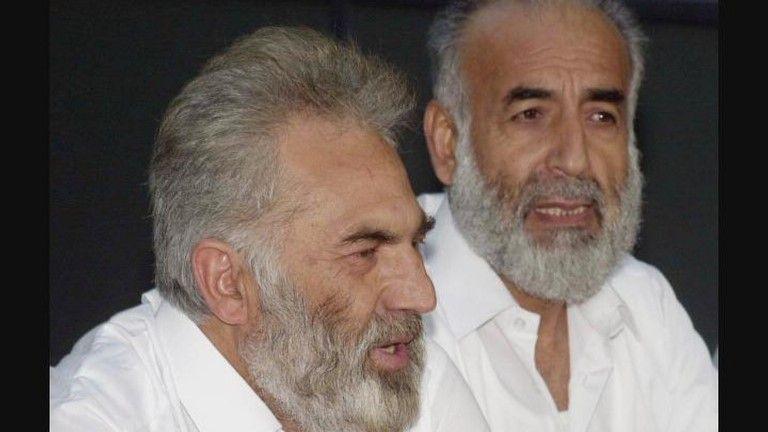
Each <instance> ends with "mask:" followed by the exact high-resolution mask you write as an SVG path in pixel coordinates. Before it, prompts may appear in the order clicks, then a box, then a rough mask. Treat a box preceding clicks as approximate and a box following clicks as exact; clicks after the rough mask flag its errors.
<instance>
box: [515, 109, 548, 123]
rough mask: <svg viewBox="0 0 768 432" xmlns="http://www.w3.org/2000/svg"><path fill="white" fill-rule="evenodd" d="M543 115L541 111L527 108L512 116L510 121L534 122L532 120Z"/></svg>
mask: <svg viewBox="0 0 768 432" xmlns="http://www.w3.org/2000/svg"><path fill="white" fill-rule="evenodd" d="M543 115H544V114H543V113H542V111H541V110H540V109H538V108H528V109H525V110H522V111H520V112H519V113H517V114H515V115H513V116H512V118H511V120H512V121H534V120H538V119H539V118H541V116H543Z"/></svg>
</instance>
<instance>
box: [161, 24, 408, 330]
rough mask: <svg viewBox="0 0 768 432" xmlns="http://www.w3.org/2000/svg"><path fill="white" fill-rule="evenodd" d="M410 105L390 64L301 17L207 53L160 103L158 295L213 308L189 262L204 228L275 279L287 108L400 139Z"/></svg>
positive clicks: (197, 310) (200, 310)
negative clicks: (300, 21)
mask: <svg viewBox="0 0 768 432" xmlns="http://www.w3.org/2000/svg"><path fill="white" fill-rule="evenodd" d="M413 104H414V102H413V96H412V93H411V92H409V91H408V88H407V85H406V81H405V79H404V77H403V76H402V75H401V74H400V73H399V72H397V71H395V70H394V69H393V68H392V67H391V66H389V65H387V64H386V63H384V62H383V61H382V60H380V59H378V58H376V57H374V56H371V55H366V54H363V53H362V52H361V51H360V50H359V49H357V48H356V47H355V46H353V45H350V44H345V43H341V42H337V41H334V40H332V39H330V38H328V37H326V36H324V35H322V34H321V33H319V32H317V31H314V30H311V29H308V28H290V27H266V28H262V29H259V30H257V31H255V32H254V33H252V34H250V35H247V36H245V37H243V38H241V39H239V40H237V41H236V42H235V43H234V44H233V45H232V46H230V47H229V48H228V49H226V50H225V51H223V52H222V53H221V54H219V55H217V56H215V57H214V58H212V59H211V60H210V61H209V62H208V63H207V64H206V65H205V66H204V67H203V68H202V70H201V71H200V73H199V74H198V75H197V76H196V77H195V78H194V79H193V80H192V81H191V82H189V83H188V84H187V85H186V86H185V87H184V88H183V89H182V91H181V93H180V94H179V95H178V96H177V97H176V98H175V99H174V100H173V101H172V102H171V104H170V106H169V107H168V109H167V110H166V112H165V114H164V117H163V120H162V123H161V125H160V128H159V131H158V134H157V137H156V141H155V147H154V151H153V154H152V159H151V162H150V168H149V192H150V198H151V206H152V216H153V224H154V251H155V284H156V286H157V287H158V289H159V291H160V293H161V295H162V296H163V297H164V298H165V299H167V300H168V301H169V302H171V303H172V304H174V305H175V306H176V307H178V308H179V309H181V310H182V311H183V312H184V313H186V314H187V315H188V316H189V317H190V318H191V319H192V320H194V321H195V322H198V323H199V322H201V320H202V319H203V318H204V317H205V316H207V315H208V313H209V311H208V307H207V306H206V304H205V301H204V300H203V298H202V296H201V295H200V294H199V292H198V290H197V288H196V282H195V277H194V274H193V268H192V262H191V259H192V251H193V249H194V247H195V245H196V244H198V243H199V242H200V241H201V240H203V239H206V238H216V239H219V240H222V241H225V242H227V243H228V244H230V245H231V246H232V247H233V248H234V249H235V250H237V251H238V252H239V253H243V254H244V255H245V259H246V262H248V263H250V264H251V265H253V266H255V267H254V268H253V270H254V276H255V278H256V280H257V281H259V280H261V279H269V278H270V275H269V274H265V273H263V272H271V271H274V270H275V266H276V265H277V255H278V254H279V252H278V251H277V250H276V248H277V247H278V245H279V244H280V242H279V241H278V240H277V238H276V236H277V233H279V232H280V228H281V227H282V226H283V225H284V222H285V221H286V218H285V217H284V216H285V215H286V214H288V213H289V211H288V210H286V209H285V207H286V206H284V205H282V204H283V203H284V201H286V199H285V195H287V194H286V193H283V191H284V190H286V189H288V188H287V186H286V185H284V184H282V183H283V182H281V181H280V180H281V179H282V178H284V176H283V175H282V173H281V169H280V166H279V163H278V154H277V148H276V142H277V138H278V134H279V132H280V127H281V126H284V125H285V124H286V122H287V121H288V120H289V119H290V118H291V116H294V115H301V114H309V115H314V116H320V117H322V118H328V119H330V120H334V119H335V120H339V121H341V120H342V119H352V120H354V121H356V122H358V123H359V124H360V125H361V126H363V127H366V128H371V129H372V130H374V131H376V132H377V133H379V134H380V135H381V136H382V137H383V138H384V139H385V140H386V141H387V142H388V143H389V144H391V145H392V146H396V137H397V134H398V132H399V131H400V129H401V128H402V127H403V126H404V124H405V122H406V120H407V119H408V117H407V116H408V114H409V113H410V111H411V109H412V108H413ZM281 211H282V213H283V214H282V216H281V215H280V214H281ZM280 222H282V223H280Z"/></svg>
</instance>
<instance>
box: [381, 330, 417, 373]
mask: <svg viewBox="0 0 768 432" xmlns="http://www.w3.org/2000/svg"><path fill="white" fill-rule="evenodd" d="M413 339H414V337H413V336H401V337H397V338H393V339H391V340H389V341H387V342H386V343H384V344H382V345H378V346H376V347H375V348H373V349H372V350H371V352H370V356H371V360H372V361H373V363H374V365H375V366H376V368H377V369H379V370H384V371H387V372H395V371H398V370H400V369H403V368H404V367H406V366H408V363H409V362H410V360H411V350H410V344H411V342H413Z"/></svg>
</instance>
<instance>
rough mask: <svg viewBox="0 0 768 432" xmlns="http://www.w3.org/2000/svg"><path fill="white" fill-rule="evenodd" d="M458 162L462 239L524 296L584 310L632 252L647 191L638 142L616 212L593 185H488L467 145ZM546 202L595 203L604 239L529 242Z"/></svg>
mask: <svg viewBox="0 0 768 432" xmlns="http://www.w3.org/2000/svg"><path fill="white" fill-rule="evenodd" d="M461 135H465V136H466V135H468V134H461ZM456 158H457V162H458V165H457V168H456V174H455V178H454V182H453V185H452V186H450V187H448V188H447V190H448V199H449V203H450V206H451V212H452V214H453V217H454V219H455V221H456V224H457V226H458V228H459V231H460V232H461V233H462V235H463V236H464V238H465V239H466V241H467V242H468V243H469V245H470V247H472V249H473V250H474V251H475V252H476V253H477V254H479V255H480V256H481V257H483V258H484V259H485V260H486V261H487V262H488V263H489V265H490V266H491V267H492V268H493V269H494V270H495V271H496V272H497V273H498V274H500V275H502V276H504V277H506V278H507V279H508V280H509V281H510V282H512V283H514V284H515V286H517V287H518V288H519V289H521V290H522V291H524V292H526V293H528V294H530V295H532V296H535V297H538V298H542V299H548V300H555V301H564V302H567V303H580V302H583V301H584V300H586V299H588V298H590V297H592V296H593V295H595V294H596V293H597V292H598V291H599V290H600V288H601V287H602V285H603V283H604V282H605V280H606V279H607V277H608V276H609V274H610V273H611V271H612V270H613V269H614V268H615V267H616V265H617V264H618V262H619V260H620V259H621V257H622V256H623V255H624V254H625V253H628V252H630V251H631V250H632V248H633V247H634V244H635V240H636V238H637V232H638V230H639V228H640V207H641V190H642V174H641V173H640V168H639V155H638V152H637V148H636V147H635V144H634V134H631V135H630V152H629V159H630V160H629V168H628V175H627V179H626V181H625V185H624V187H623V188H622V189H621V190H620V191H617V193H618V196H619V204H618V206H614V207H613V208H610V207H607V205H606V204H605V197H604V194H603V192H602V191H601V190H600V188H599V187H598V186H597V184H596V183H595V182H593V181H587V180H579V179H575V178H563V179H557V180H548V181H538V182H534V183H530V184H526V185H524V186H523V187H521V188H520V190H519V193H514V191H511V190H509V189H510V187H509V186H505V185H504V184H503V183H502V184H490V183H489V182H488V181H487V180H486V179H485V178H484V176H483V175H482V174H481V173H480V170H479V169H478V166H477V163H476V161H475V158H474V155H473V152H472V149H471V145H470V143H469V142H467V141H465V140H464V138H463V137H462V138H461V142H460V143H459V145H458V148H457V156H456ZM545 196H559V197H563V198H583V199H587V200H591V201H592V202H593V203H594V206H595V208H596V209H597V211H598V213H599V214H600V215H601V216H602V218H601V219H602V223H601V230H600V232H599V233H598V234H597V235H590V234H588V233H586V232H584V231H582V230H576V229H563V230H561V231H560V232H557V233H555V235H553V236H552V239H551V240H552V241H551V242H546V244H544V243H542V242H538V241H536V240H534V239H532V238H531V237H530V236H529V235H528V234H527V233H526V232H525V229H524V227H523V223H524V215H525V213H526V211H527V210H528V209H529V208H530V206H531V205H532V204H535V202H536V199H537V198H540V197H545ZM512 197H514V199H512Z"/></svg>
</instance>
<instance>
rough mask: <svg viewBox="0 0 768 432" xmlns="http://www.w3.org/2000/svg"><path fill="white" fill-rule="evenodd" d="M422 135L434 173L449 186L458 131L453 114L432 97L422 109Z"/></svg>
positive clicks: (451, 179)
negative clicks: (425, 107)
mask: <svg viewBox="0 0 768 432" xmlns="http://www.w3.org/2000/svg"><path fill="white" fill-rule="evenodd" d="M424 137H425V138H426V141H427V149H428V150H429V159H430V161H431V162H432V168H433V169H434V170H435V175H437V178H438V179H440V181H441V182H442V183H443V184H444V185H446V186H450V185H451V183H453V173H454V171H455V170H456V140H457V137H458V133H457V131H456V124H455V122H454V121H453V116H451V114H450V113H449V112H448V110H447V109H445V108H444V107H443V106H442V105H440V103H439V102H437V101H436V100H434V99H433V100H432V101H430V102H429V104H428V105H427V109H426V110H425V111H424Z"/></svg>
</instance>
